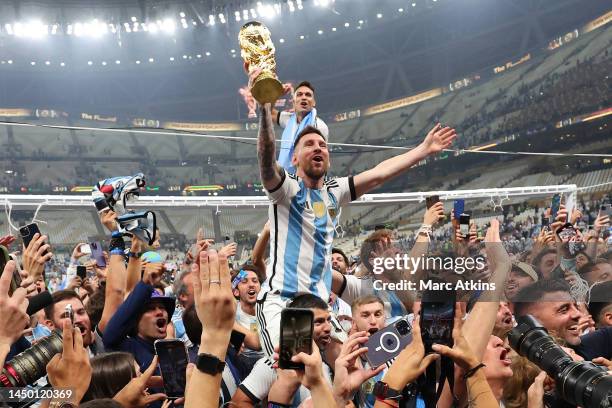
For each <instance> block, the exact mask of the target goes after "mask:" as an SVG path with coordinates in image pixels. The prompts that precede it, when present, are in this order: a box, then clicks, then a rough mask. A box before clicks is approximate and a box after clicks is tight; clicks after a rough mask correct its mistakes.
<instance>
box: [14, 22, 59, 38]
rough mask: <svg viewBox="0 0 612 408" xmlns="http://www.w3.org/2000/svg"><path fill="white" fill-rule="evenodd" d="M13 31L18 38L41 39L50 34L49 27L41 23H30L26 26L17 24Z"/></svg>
mask: <svg viewBox="0 0 612 408" xmlns="http://www.w3.org/2000/svg"><path fill="white" fill-rule="evenodd" d="M12 31H13V33H14V35H15V36H16V37H27V38H34V39H39V38H43V37H44V36H46V35H47V34H49V26H48V25H45V24H43V23H41V22H40V21H30V22H28V23H25V24H22V23H15V24H13V26H12ZM7 32H8V30H7Z"/></svg>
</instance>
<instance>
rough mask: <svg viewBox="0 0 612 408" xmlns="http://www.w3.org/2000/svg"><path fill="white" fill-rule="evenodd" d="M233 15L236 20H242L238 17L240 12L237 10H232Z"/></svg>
mask: <svg viewBox="0 0 612 408" xmlns="http://www.w3.org/2000/svg"><path fill="white" fill-rule="evenodd" d="M234 17H235V18H236V21H240V20H242V18H241V17H240V12H239V11H234Z"/></svg>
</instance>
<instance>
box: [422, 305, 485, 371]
mask: <svg viewBox="0 0 612 408" xmlns="http://www.w3.org/2000/svg"><path fill="white" fill-rule="evenodd" d="M464 314H465V313H463V311H462V309H461V304H460V303H456V304H455V322H454V325H453V341H454V345H453V348H450V347H448V346H444V345H440V344H434V345H433V346H432V349H433V350H434V351H435V352H437V353H439V354H441V355H443V356H447V357H450V358H451V359H452V360H453V361H454V362H455V364H457V365H458V366H459V367H461V368H463V369H464V370H469V369H470V368H474V367H475V366H476V365H478V364H479V363H480V362H479V361H478V359H477V358H476V355H475V354H474V352H473V351H472V349H471V348H470V345H469V344H468V342H467V340H465V337H463V332H462V328H463V315H464Z"/></svg>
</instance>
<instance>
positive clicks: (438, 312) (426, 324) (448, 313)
mask: <svg viewBox="0 0 612 408" xmlns="http://www.w3.org/2000/svg"><path fill="white" fill-rule="evenodd" d="M455 299H456V293H455V292H454V291H450V290H449V291H425V292H423V297H422V299H421V323H420V325H421V338H422V339H423V345H424V346H425V352H426V353H432V352H433V350H432V348H431V346H432V345H434V344H442V345H446V346H449V347H452V346H453V325H454V320H455Z"/></svg>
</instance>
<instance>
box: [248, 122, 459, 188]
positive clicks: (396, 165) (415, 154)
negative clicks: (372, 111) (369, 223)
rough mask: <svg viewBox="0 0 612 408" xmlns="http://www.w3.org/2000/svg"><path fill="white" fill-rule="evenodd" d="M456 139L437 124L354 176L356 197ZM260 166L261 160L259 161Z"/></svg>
mask: <svg viewBox="0 0 612 408" xmlns="http://www.w3.org/2000/svg"><path fill="white" fill-rule="evenodd" d="M455 137H457V134H456V133H455V129H452V128H449V127H442V125H440V124H437V125H436V126H435V127H434V128H433V129H432V130H431V131H430V132H429V133H428V134H427V136H426V137H425V140H423V142H422V143H421V144H420V145H418V146H417V147H415V148H414V149H412V150H410V151H408V152H406V153H403V154H400V155H397V156H395V157H392V158H390V159H387V160H385V161H383V162H382V163H379V164H378V165H377V166H376V167H374V168H372V169H370V170H366V171H364V172H363V173H359V174H358V175H356V176H355V179H354V181H355V190H356V192H357V196H360V195H362V194H365V193H367V192H369V191H371V190H373V189H375V188H377V187H379V186H380V185H382V184H383V183H385V182H386V181H387V180H390V179H392V178H393V177H396V176H398V175H400V174H401V173H403V172H405V171H406V170H408V169H409V168H410V167H412V166H414V165H415V164H417V163H418V162H419V161H421V160H423V159H424V158H426V157H427V156H429V155H431V154H435V153H439V152H441V151H442V150H444V149H446V148H447V147H448V146H450V145H451V143H452V142H453V140H454V139H455ZM260 165H261V159H260Z"/></svg>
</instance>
